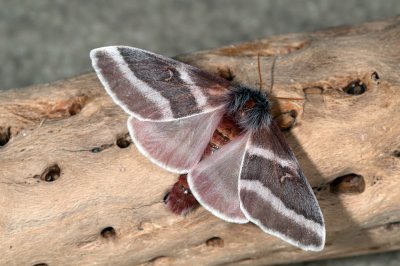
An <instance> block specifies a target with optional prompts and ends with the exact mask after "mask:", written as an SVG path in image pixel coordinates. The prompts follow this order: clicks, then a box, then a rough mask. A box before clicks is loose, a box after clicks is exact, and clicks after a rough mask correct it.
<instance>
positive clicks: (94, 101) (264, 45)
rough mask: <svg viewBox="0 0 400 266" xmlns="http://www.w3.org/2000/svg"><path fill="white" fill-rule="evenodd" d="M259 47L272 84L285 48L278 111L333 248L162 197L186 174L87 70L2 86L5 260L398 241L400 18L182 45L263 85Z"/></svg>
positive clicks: (106, 261)
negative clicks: (297, 241)
mask: <svg viewBox="0 0 400 266" xmlns="http://www.w3.org/2000/svg"><path fill="white" fill-rule="evenodd" d="M257 55H260V56H261V58H260V59H261V73H262V78H263V89H269V87H270V86H269V84H270V83H271V80H270V69H271V65H272V62H273V57H276V64H275V67H274V71H273V78H274V86H273V91H272V98H274V99H275V97H279V98H280V99H278V100H276V101H274V103H275V109H274V114H275V115H277V116H278V115H280V114H283V115H280V116H278V119H279V121H280V124H281V126H282V127H289V126H290V125H291V124H292V123H293V122H294V123H293V125H292V126H291V128H290V130H287V131H286V133H285V135H286V137H287V139H288V141H289V143H290V145H291V146H292V147H293V149H294V151H295V154H296V155H297V158H298V159H299V161H300V163H301V165H302V167H303V169H304V172H305V174H306V176H307V177H308V178H309V181H310V183H311V184H312V186H313V187H314V188H315V191H316V194H317V197H318V200H319V202H320V205H321V208H322V211H323V213H324V216H325V221H326V228H327V243H326V248H325V250H324V251H322V252H318V253H315V252H304V251H301V250H299V249H297V248H294V247H293V246H290V245H288V244H286V243H285V242H283V241H281V240H279V239H277V238H274V237H271V236H269V235H266V234H264V233H262V232H261V230H260V229H259V228H257V227H256V226H254V225H252V224H247V225H237V224H230V223H227V222H224V221H222V220H219V219H218V218H216V217H214V216H212V215H211V214H210V213H208V212H207V211H205V210H204V209H203V208H199V209H197V210H196V211H194V212H193V213H190V214H189V215H187V216H186V217H180V216H175V215H173V214H171V213H170V212H169V211H168V210H167V209H166V208H165V206H164V204H163V202H162V199H163V196H164V194H165V193H166V192H167V190H168V189H169V188H170V186H171V185H172V184H173V183H174V182H175V180H176V177H177V176H176V175H175V174H171V173H168V172H166V171H164V170H162V169H160V168H159V167H157V166H155V165H153V164H151V163H150V162H149V161H148V160H147V159H146V158H145V157H143V156H142V155H141V154H139V153H138V152H137V150H136V148H135V147H134V146H133V145H130V146H128V147H126V146H127V144H129V143H128V142H127V141H126V135H127V129H126V119H127V115H126V114H125V113H124V112H123V111H122V110H121V109H120V108H119V107H118V106H116V105H115V104H114V103H113V102H112V100H111V99H110V97H109V96H108V95H106V93H105V92H104V90H103V88H102V86H101V85H100V83H99V82H98V80H97V78H96V76H95V75H94V74H87V75H82V76H79V77H76V78H72V79H69V80H65V81H59V82H56V83H52V84H49V85H41V86H35V87H30V88H25V89H19V90H9V91H4V92H1V93H0V144H1V145H2V146H1V147H0V169H1V170H0V171H1V172H0V250H1V253H0V254H1V256H0V264H1V265H34V264H40V263H46V264H47V265H92V264H96V265H136V264H143V265H153V264H154V265H170V264H172V265H220V264H235V265H271V264H277V263H289V262H295V261H306V260H314V259H325V258H333V257H343V256H350V255H356V254H366V253H372V252H381V251H389V250H395V249H399V248H400V230H399V228H400V227H399V224H400V206H399V202H400V194H399V187H400V174H399V173H400V119H399V118H400V117H399V113H400V74H399V73H400V71H399V66H400V19H399V18H395V19H391V20H387V21H380V22H374V23H368V24H364V25H361V26H355V27H340V28H333V29H329V30H325V31H320V32H315V33H304V34H288V35H284V36H276V37H271V38H268V39H263V40H259V41H254V42H249V43H244V44H238V45H232V46H230V47H224V48H221V49H216V50H212V51H206V52H201V53H195V54H191V55H187V56H182V57H179V59H180V60H183V61H186V62H188V63H190V64H193V65H196V66H199V67H201V68H203V69H206V70H208V71H210V72H214V73H219V74H221V75H223V76H224V77H227V78H230V79H232V78H233V82H238V83H242V84H247V85H253V86H256V87H257V86H258V84H257V83H258V82H259V77H258V71H257ZM360 82H361V83H362V84H361V85H360ZM353 83H354V84H355V86H354V87H353V88H352V87H351V86H350V87H349V86H348V85H349V84H350V85H351V84H353ZM364 89H365V91H363V90H364ZM282 97H283V98H299V99H300V100H298V99H297V100H294V99H292V100H287V99H286V100H285V99H282Z"/></svg>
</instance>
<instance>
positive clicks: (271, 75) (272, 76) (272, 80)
mask: <svg viewBox="0 0 400 266" xmlns="http://www.w3.org/2000/svg"><path fill="white" fill-rule="evenodd" d="M275 63H276V56H274V58H273V59H272V65H271V73H270V78H271V85H270V88H269V94H272V88H273V87H274V69H275Z"/></svg>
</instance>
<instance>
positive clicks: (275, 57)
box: [269, 56, 304, 101]
mask: <svg viewBox="0 0 400 266" xmlns="http://www.w3.org/2000/svg"><path fill="white" fill-rule="evenodd" d="M276 59H277V56H274V58H273V59H272V64H271V73H270V78H271V83H270V88H269V95H272V89H273V87H274V70H275V64H276ZM275 98H276V99H279V100H288V101H303V100H304V98H285V97H275Z"/></svg>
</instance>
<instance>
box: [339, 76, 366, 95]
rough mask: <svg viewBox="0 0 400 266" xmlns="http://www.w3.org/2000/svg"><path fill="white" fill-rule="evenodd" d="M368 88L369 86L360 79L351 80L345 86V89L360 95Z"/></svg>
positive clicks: (349, 92)
mask: <svg viewBox="0 0 400 266" xmlns="http://www.w3.org/2000/svg"><path fill="white" fill-rule="evenodd" d="M366 90H367V86H366V85H365V84H364V83H363V82H362V81H361V80H359V79H357V80H355V81H353V82H351V83H350V84H349V85H347V86H346V87H344V88H343V91H344V92H345V93H347V94H351V95H360V94H363V93H364V92H365V91H366Z"/></svg>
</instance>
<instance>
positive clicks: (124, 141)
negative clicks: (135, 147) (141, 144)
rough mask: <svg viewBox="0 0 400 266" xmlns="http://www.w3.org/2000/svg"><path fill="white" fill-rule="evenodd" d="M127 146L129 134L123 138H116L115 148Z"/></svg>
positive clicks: (129, 140)
mask: <svg viewBox="0 0 400 266" xmlns="http://www.w3.org/2000/svg"><path fill="white" fill-rule="evenodd" d="M129 145H131V139H130V136H129V134H125V135H124V136H122V137H119V138H117V146H118V147H120V148H121V149H125V148H128V147H129Z"/></svg>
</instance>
